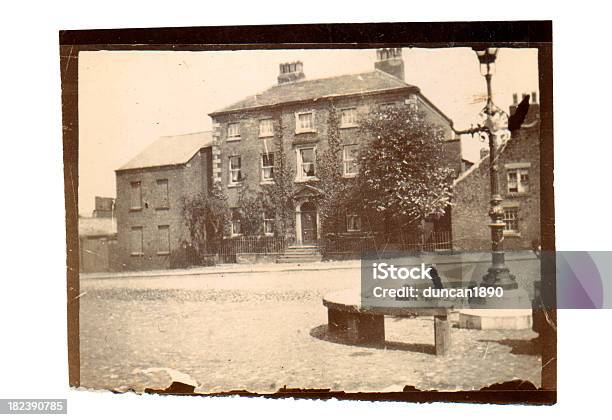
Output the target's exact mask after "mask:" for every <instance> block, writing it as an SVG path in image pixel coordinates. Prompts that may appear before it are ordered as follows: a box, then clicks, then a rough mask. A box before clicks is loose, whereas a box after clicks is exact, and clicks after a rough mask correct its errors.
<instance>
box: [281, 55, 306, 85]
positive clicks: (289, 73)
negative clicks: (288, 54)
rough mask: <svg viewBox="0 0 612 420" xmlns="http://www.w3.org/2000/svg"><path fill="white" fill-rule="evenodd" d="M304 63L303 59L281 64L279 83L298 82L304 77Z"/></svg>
mask: <svg viewBox="0 0 612 420" xmlns="http://www.w3.org/2000/svg"><path fill="white" fill-rule="evenodd" d="M305 77H306V76H305V75H304V64H303V63H302V62H301V61H294V62H291V63H282V64H280V65H279V74H278V84H279V85H282V84H285V83H291V82H296V81H298V80H302V79H304V78H305Z"/></svg>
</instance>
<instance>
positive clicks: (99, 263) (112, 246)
mask: <svg viewBox="0 0 612 420" xmlns="http://www.w3.org/2000/svg"><path fill="white" fill-rule="evenodd" d="M114 208H115V199H114V198H112V197H96V198H95V208H94V211H93V213H92V217H83V216H79V256H80V260H79V261H80V262H79V269H80V271H81V272H82V273H101V272H107V271H114V270H116V269H117V266H118V263H117V259H116V257H117V253H116V248H117V224H116V221H115V218H114Z"/></svg>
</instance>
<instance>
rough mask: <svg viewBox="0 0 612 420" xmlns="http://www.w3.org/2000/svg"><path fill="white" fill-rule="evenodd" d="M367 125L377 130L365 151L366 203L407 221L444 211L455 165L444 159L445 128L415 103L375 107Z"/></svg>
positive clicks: (362, 167) (362, 162)
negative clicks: (412, 104)
mask: <svg viewBox="0 0 612 420" xmlns="http://www.w3.org/2000/svg"><path fill="white" fill-rule="evenodd" d="M362 128H363V129H364V130H365V131H366V132H367V133H368V134H369V135H370V136H371V142H370V144H369V146H368V148H367V149H365V150H362V153H361V154H360V157H359V163H360V172H359V188H360V193H361V198H362V200H363V203H364V205H365V206H367V207H369V208H372V209H374V210H376V211H377V212H378V213H379V214H380V215H381V216H383V217H386V218H388V219H391V218H393V219H397V218H398V216H399V218H401V219H402V221H403V224H406V223H414V222H416V221H418V222H420V221H421V220H422V219H424V218H425V217H427V216H429V215H442V214H443V213H444V209H445V207H446V206H447V205H448V204H449V203H450V199H451V187H452V179H453V170H452V169H451V168H449V167H448V166H447V164H446V162H445V160H444V144H443V143H444V135H443V132H442V130H440V129H439V128H437V127H436V126H434V125H433V124H431V123H429V122H428V121H427V120H426V118H425V114H424V113H422V112H419V111H418V110H415V109H413V108H411V107H409V106H399V107H394V108H389V109H385V110H382V109H380V108H377V109H375V110H373V111H371V112H370V114H369V115H368V116H367V118H366V119H365V121H363V123H362Z"/></svg>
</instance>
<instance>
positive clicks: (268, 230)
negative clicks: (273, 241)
mask: <svg viewBox="0 0 612 420" xmlns="http://www.w3.org/2000/svg"><path fill="white" fill-rule="evenodd" d="M263 217H264V224H263V229H264V234H265V235H268V236H272V235H274V212H273V211H271V210H266V211H264V215H263Z"/></svg>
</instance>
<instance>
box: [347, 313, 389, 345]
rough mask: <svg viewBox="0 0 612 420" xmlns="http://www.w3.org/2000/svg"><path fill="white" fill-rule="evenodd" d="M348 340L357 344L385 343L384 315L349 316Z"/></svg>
mask: <svg viewBox="0 0 612 420" xmlns="http://www.w3.org/2000/svg"><path fill="white" fill-rule="evenodd" d="M348 339H349V341H351V342H352V343H355V344H382V343H384V342H385V317H384V315H369V314H355V313H350V314H348Z"/></svg>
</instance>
